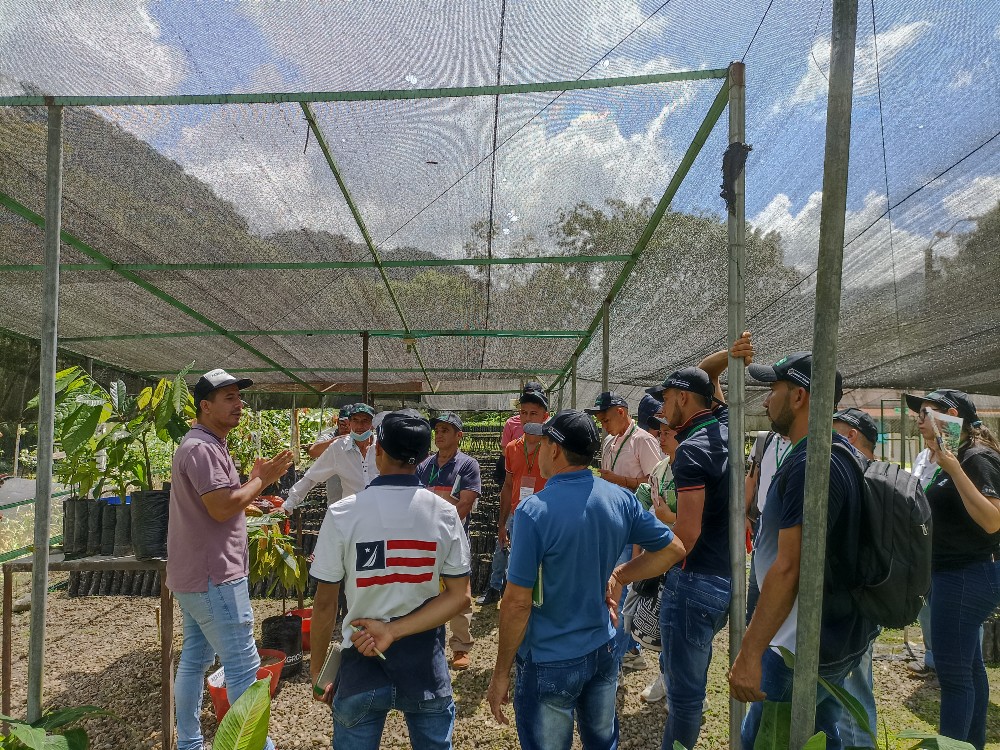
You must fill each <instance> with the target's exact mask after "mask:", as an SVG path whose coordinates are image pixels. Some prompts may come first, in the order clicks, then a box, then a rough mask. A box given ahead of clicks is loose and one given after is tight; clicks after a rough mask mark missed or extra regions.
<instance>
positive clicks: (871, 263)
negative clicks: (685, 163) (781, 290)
mask: <svg viewBox="0 0 1000 750" xmlns="http://www.w3.org/2000/svg"><path fill="white" fill-rule="evenodd" d="M791 205H792V204H791V199H790V198H789V197H788V196H787V195H785V194H784V193H778V194H777V195H775V197H774V198H773V199H772V200H771V202H770V203H769V204H768V205H767V206H766V207H765V208H764V209H763V210H762V211H761V212H760V213H759V214H757V215H756V216H755V217H753V218H752V219H749V221H750V223H751V224H752V225H753V226H754V227H756V228H760V229H762V230H764V231H765V232H770V231H777V232H779V233H780V234H781V238H782V246H783V249H784V254H785V257H784V260H785V263H788V264H792V265H794V266H796V267H797V268H798V269H799V270H800V271H803V272H805V273H809V272H811V271H813V270H814V269H815V268H816V263H817V257H818V254H819V225H820V212H821V210H822V205H823V194H822V192H821V191H816V192H814V193H813V194H812V195H810V196H809V198H808V200H807V201H806V203H805V204H804V205H803V206H802V208H801V209H800V210H799V211H798V213H792V208H791ZM884 211H885V196H884V195H882V194H880V193H876V192H870V193H868V194H867V195H866V196H865V197H864V200H863V201H862V204H861V206H860V207H858V208H857V209H856V210H853V211H848V212H847V215H846V217H845V234H844V236H845V239H846V241H848V242H850V244H849V245H848V247H847V248H846V249H845V252H844V266H843V273H844V276H843V278H844V286H845V288H847V287H852V286H870V285H878V284H883V283H885V282H886V281H888V280H891V279H892V276H893V273H895V275H896V277H897V278H898V277H899V276H902V275H904V274H906V273H907V272H908V271H909V270H911V269H912V268H914V267H915V265H916V264H917V263H918V262H919V261H920V258H921V257H922V256H921V253H922V252H923V249H924V248H925V247H926V246H927V243H928V242H930V238H929V237H926V236H923V235H920V234H915V233H912V232H909V231H907V230H905V229H902V228H901V227H899V226H898V225H896V224H895V223H894V224H893V225H892V227H891V230H892V243H891V246H890V242H889V230H890V227H889V221H888V218H887V217H882V213H883V212H884ZM879 217H882V218H881V219H879ZM877 219H878V223H876V224H875V225H874V226H872V227H871V229H867V228H868V227H869V226H870V225H872V223H873V222H875V221H876V220H877ZM866 229H867V231H865V230H866ZM863 231H864V232H865V233H864V234H863V235H862V236H860V237H858V238H857V239H854V238H855V237H857V236H858V234H859V233H860V232H863ZM852 239H854V241H853V242H851V240H852Z"/></svg>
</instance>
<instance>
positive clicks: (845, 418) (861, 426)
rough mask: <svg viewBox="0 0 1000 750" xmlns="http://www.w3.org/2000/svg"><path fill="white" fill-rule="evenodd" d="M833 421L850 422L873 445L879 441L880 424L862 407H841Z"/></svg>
mask: <svg viewBox="0 0 1000 750" xmlns="http://www.w3.org/2000/svg"><path fill="white" fill-rule="evenodd" d="M833 421H834V422H843V423H844V424H849V425H850V426H851V427H853V428H854V429H856V430H857V431H858V432H860V433H861V434H862V435H864V436H865V437H866V438H868V442H870V443H871V444H872V445H875V443H877V442H878V425H877V424H875V420H874V419H872V416H871V415H870V414H868V412H864V411H861V409H841V410H840V411H838V412H836V413H835V414H834V415H833Z"/></svg>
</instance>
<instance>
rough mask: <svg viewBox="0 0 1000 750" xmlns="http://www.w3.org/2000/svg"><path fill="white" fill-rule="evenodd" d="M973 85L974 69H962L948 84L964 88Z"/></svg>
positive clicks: (953, 87) (956, 87) (951, 86)
mask: <svg viewBox="0 0 1000 750" xmlns="http://www.w3.org/2000/svg"><path fill="white" fill-rule="evenodd" d="M971 85H972V71H971V70H960V71H958V73H956V74H955V77H954V78H953V79H952V80H951V83H950V84H948V87H949V88H952V89H964V88H968V87H969V86H971Z"/></svg>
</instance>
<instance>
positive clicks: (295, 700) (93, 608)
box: [12, 574, 1000, 750]
mask: <svg viewBox="0 0 1000 750" xmlns="http://www.w3.org/2000/svg"><path fill="white" fill-rule="evenodd" d="M64 578H65V576H61V577H60V576H59V575H58V574H54V575H53V582H58V581H59V580H62V579H64ZM28 586H29V578H28V576H27V575H18V576H17V581H16V592H15V596H19V595H20V594H22V593H26V592H27V589H28ZM158 606H159V599H158V598H157V599H152V598H131V597H86V598H74V599H71V598H69V597H67V596H66V594H65V592H56V593H54V594H51V595H50V597H49V605H48V615H47V621H48V637H47V638H46V657H45V658H46V672H45V704H46V705H51V706H70V705H80V704H94V705H98V706H102V707H104V708H107V709H109V710H110V711H112V712H114V713H115V714H116V715H117V716H118V717H120V719H93V720H90V721H88V723H87V726H88V728H89V730H90V733H91V737H92V747H93V748H95V750H118V749H122V750H124V749H126V748H127V749H128V750H132V749H133V748H150V749H151V750H162V748H161V743H160V734H159V731H160V730H159V710H160V678H159V642H158V638H157V628H156V622H157V609H158ZM254 608H255V612H256V618H257V622H258V623H259V622H260V621H261V620H263V619H264V618H265V617H268V616H271V615H274V614H278V613H280V612H281V602H280V601H277V602H272V601H267V600H257V601H255V603H254ZM28 621H29V614H28V613H27V612H25V613H21V614H17V615H15V616H14V630H13V638H12V648H13V670H14V671H13V674H14V681H13V691H12V706H13V713H14V714H15V715H19V714H23V712H24V705H25V704H24V701H25V690H26V682H27V646H28ZM174 622H175V629H174V648H175V652H176V653H179V652H180V646H181V630H180V611H179V609H177V608H176V605H175V610H174ZM258 630H259V625H258ZM473 634H474V635H475V636H476V638H477V639H478V643H477V646H476V649H475V651H474V652H473V658H472V666H471V668H470V669H468V670H465V671H464V672H461V673H457V674H454V689H455V699H456V703H457V706H458V720H457V722H456V726H455V735H454V741H455V742H454V744H455V747H456V748H460V749H464V748H493V749H494V750H500V749H501V748H516V747H517V746H518V743H517V736H516V732H515V731H514V729H513V728H512V727H503V726H500V725H499V724H497V723H496V721H494V719H493V717H492V714H491V713H490V710H489V706H488V705H487V703H486V688H487V685H488V684H489V676H490V672H491V670H492V667H493V657H494V654H495V653H496V638H497V610H496V608H495V607H488V608H486V609H485V610H483V611H480V612H478V613H477V615H476V618H475V620H474V621H473ZM258 635H259V632H258ZM914 637H916V638H919V629H913V630H911V632H910V638H911V639H912V638H914ZM715 646H716V658H715V659H714V660H713V664H712V667H711V669H710V671H709V686H708V691H709V696H708V698H709V703H710V707H709V710H708V711H707V712H706V714H705V724H704V727H703V731H702V735H701V740H700V742H699V747H700V748H706V749H709V750H714V749H716V748H719V749H721V748H724V747H728V741H727V739H726V738H727V736H728V702H727V691H726V684H725V669H724V666H723V665H724V662H725V661H726V657H725V654H726V652H727V644H726V637H725V632H723V633H720V635H719V637H718V638H717V639H716V643H715ZM307 659H308V657H307ZM649 661H650V668H649V669H646V670H642V671H637V672H631V673H628V674H627V675H626V676H625V678H624V683H625V690H624V691H620V693H619V698H620V700H619V717H620V719H621V727H622V729H621V733H622V736H621V747H622V748H651V747H658V745H659V739H660V736H661V733H662V731H663V722H664V718H665V716H666V712H665V709H664V706H663V703H662V702H661V703H659V704H653V705H648V704H645V703H643V702H642V701H641V700H640V699H639V693H640V692H641V691H642V689H643V687H645V685H646V684H647V683H648V682H649V681H650V680H651V679H652V678H653V676H654V675H655V671H654V669H655V668H654V667H653V666H652V664H653V660H652V659H649ZM989 672H990V681H991V684H992V685H993V699H994V701H997V697H998V696H1000V669H990V670H989ZM875 676H876V697H877V698H878V703H879V710H880V713H881V714H882V717H883V718H884V719H885V720H886V721H887V722H888V724H889V726H890V727H891V729H892V730H893V731H899V730H902V729H908V728H910V729H920V728H923V729H932V725H933V724H934V723H936V720H937V716H936V713H937V704H938V700H939V698H938V695H939V693H938V689H937V684H936V681H935V680H934V679H933V678H931V679H917V678H914V677H912V676H911V675H910V673H909V672H908V670H907V669H906V659H905V650H904V648H903V645H902V633H901V632H900V631H889V632H887V633H886V634H885V635H883V637H882V638H881V639H880V640H879V642H878V644H877V652H876V660H875ZM202 723H203V726H204V728H205V735H206V737H207V738H208V739H211V738H212V736H213V735H214V733H215V729H216V721H215V717H214V713H213V709H212V705H211V701H210V700H209V698H208V695H207V693H206V696H205V704H204V708H203V711H202ZM330 734H331V721H330V715H329V711H328V709H327V708H326V707H325V706H323V705H322V704H320V703H318V702H315V701H313V700H312V699H311V693H310V686H309V680H308V666H307V665H306V666H305V667H304V669H303V671H302V673H300V674H299V676H297V677H294V678H292V679H290V680H285V681H282V684H281V687H280V688H279V691H278V694H277V695H276V696H275V698H274V702H273V704H272V709H271V736H272V737H274V739H275V741H276V743H277V745H278V748H279V750H287V749H291V748H328V747H329V746H330ZM988 739H989V741H990V742H989V743H988V744H987V747H993V748H1000V709H998V707H997V705H995V704H994V705H992V706H991V710H990V728H989V736H988ZM910 745H912V741H911V742H910V743H902V742H897V741H896V740H893V739H890V740H889V742H888V748H896V747H900V748H902V747H909V746H910ZM382 746H383V747H387V748H396V747H408V746H409V745H408V742H407V739H406V726H405V723H404V721H403V718H402V716H401V715H398V714H393V715H390V717H389V721H388V722H387V724H386V730H385V734H384V737H383V743H382ZM577 746H579V743H577Z"/></svg>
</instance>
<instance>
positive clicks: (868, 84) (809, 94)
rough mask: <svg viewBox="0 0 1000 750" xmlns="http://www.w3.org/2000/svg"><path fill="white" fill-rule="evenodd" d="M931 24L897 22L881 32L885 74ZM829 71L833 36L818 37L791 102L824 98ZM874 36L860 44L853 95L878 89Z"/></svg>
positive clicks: (880, 60) (881, 64) (880, 59)
mask: <svg viewBox="0 0 1000 750" xmlns="http://www.w3.org/2000/svg"><path fill="white" fill-rule="evenodd" d="M930 27H931V24H930V23H929V22H928V21H915V22H913V23H908V24H903V25H901V26H895V27H893V28H891V29H889V30H888V31H884V32H882V33H880V34H879V35H878V64H879V69H880V70H881V72H882V75H885V71H886V69H887V68H888V66H889V65H891V64H892V61H893V58H895V57H896V56H897V55H899V54H900V53H901V52H903V51H904V50H905V49H906V48H907V47H910V46H911V45H913V44H915V43H916V42H917V41H918V40H919V39H920V38H921V37H922V36H923V35H924V34H925V33H926V32H927V31H928V30H929V29H930ZM829 74H830V38H829V37H828V36H827V37H819V38H817V39H816V41H815V42H813V46H812V49H811V50H810V52H809V58H808V62H807V70H806V73H805V75H804V76H802V79H801V80H800V81H799V85H798V87H796V89H795V92H794V93H793V94H792V97H791V103H793V104H796V103H803V102H810V101H813V100H815V99H820V98H824V97H825V96H826V92H827V85H828V84H827V81H828V78H829ZM877 80H878V79H877V77H876V68H875V39H874V38H873V37H870V36H869V37H868V38H867V39H866V40H865V41H864V42H863V43H861V44H859V45H858V48H857V53H856V55H855V59H854V95H855V96H867V95H869V94H872V93H874V92H875V91H876V88H877Z"/></svg>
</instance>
